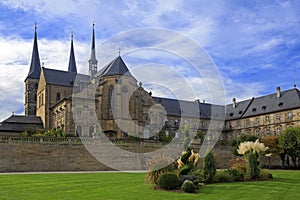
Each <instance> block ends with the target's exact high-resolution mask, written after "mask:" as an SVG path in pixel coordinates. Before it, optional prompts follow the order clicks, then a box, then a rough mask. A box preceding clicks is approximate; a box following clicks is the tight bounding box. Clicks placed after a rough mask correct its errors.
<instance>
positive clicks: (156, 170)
mask: <svg viewBox="0 0 300 200" xmlns="http://www.w3.org/2000/svg"><path fill="white" fill-rule="evenodd" d="M174 171H175V166H174V163H173V160H172V159H171V158H170V157H166V156H158V157H154V158H152V160H151V161H150V162H149V163H148V172H147V174H146V181H147V182H150V183H154V184H157V181H158V178H159V176H160V175H161V174H163V173H166V172H174Z"/></svg>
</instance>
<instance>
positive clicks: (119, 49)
mask: <svg viewBox="0 0 300 200" xmlns="http://www.w3.org/2000/svg"><path fill="white" fill-rule="evenodd" d="M118 51H119V56H120V55H121V47H119V48H118Z"/></svg>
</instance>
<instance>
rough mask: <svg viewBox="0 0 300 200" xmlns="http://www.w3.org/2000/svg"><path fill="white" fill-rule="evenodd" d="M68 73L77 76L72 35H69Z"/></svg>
mask: <svg viewBox="0 0 300 200" xmlns="http://www.w3.org/2000/svg"><path fill="white" fill-rule="evenodd" d="M68 72H73V73H75V74H77V67H76V61H75V54H74V46H73V33H72V34H71V50H70V58H69V67H68Z"/></svg>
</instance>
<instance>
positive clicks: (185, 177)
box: [179, 175, 199, 186]
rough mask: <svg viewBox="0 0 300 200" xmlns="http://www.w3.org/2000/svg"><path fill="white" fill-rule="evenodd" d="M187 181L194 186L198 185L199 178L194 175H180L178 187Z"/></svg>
mask: <svg viewBox="0 0 300 200" xmlns="http://www.w3.org/2000/svg"><path fill="white" fill-rule="evenodd" d="M186 180H189V181H192V182H193V183H194V184H195V185H198V184H199V178H198V177H197V176H195V175H182V176H179V186H182V184H183V183H184V181H186Z"/></svg>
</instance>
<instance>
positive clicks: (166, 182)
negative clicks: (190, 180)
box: [157, 172, 179, 190]
mask: <svg viewBox="0 0 300 200" xmlns="http://www.w3.org/2000/svg"><path fill="white" fill-rule="evenodd" d="M157 183H158V186H159V187H160V188H161V189H165V190H174V189H176V188H177V187H178V185H179V179H178V176H177V175H176V174H175V173H172V172H168V173H165V174H162V175H160V176H159V178H158V181H157Z"/></svg>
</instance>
